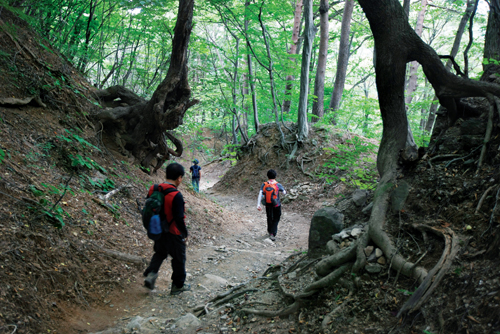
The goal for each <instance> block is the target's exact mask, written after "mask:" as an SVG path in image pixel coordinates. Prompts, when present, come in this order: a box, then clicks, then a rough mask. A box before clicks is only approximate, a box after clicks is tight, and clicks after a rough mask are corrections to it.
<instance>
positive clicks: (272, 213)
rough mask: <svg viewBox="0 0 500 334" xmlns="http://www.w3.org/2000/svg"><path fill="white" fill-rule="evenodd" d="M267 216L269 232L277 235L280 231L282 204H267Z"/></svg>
mask: <svg viewBox="0 0 500 334" xmlns="http://www.w3.org/2000/svg"><path fill="white" fill-rule="evenodd" d="M266 216H267V232H268V233H269V234H272V235H274V236H276V233H278V223H279V222H280V218H281V205H280V206H272V205H271V204H266Z"/></svg>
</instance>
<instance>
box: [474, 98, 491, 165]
mask: <svg viewBox="0 0 500 334" xmlns="http://www.w3.org/2000/svg"><path fill="white" fill-rule="evenodd" d="M488 100H489V101H490V103H491V106H490V111H489V112H488V124H487V125H486V134H485V135H484V143H483V148H482V149H481V155H480V156H479V162H478V163H477V171H476V174H477V173H479V169H480V168H481V166H482V165H483V161H484V157H485V156H486V150H487V148H488V143H489V141H490V139H491V132H492V130H493V115H494V114H495V99H494V98H493V96H492V95H491V94H488Z"/></svg>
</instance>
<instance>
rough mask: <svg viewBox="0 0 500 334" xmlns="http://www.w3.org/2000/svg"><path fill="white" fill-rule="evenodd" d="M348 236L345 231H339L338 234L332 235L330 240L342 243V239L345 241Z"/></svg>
mask: <svg viewBox="0 0 500 334" xmlns="http://www.w3.org/2000/svg"><path fill="white" fill-rule="evenodd" d="M349 236H350V235H349V233H347V231H340V232H339V233H337V234H334V235H332V239H333V240H335V241H342V239H347V238H349Z"/></svg>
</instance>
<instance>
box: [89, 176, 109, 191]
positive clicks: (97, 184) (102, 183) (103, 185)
mask: <svg viewBox="0 0 500 334" xmlns="http://www.w3.org/2000/svg"><path fill="white" fill-rule="evenodd" d="M87 181H88V182H89V184H90V185H91V186H93V187H94V188H98V189H102V190H104V191H110V190H111V189H114V188H115V182H114V181H113V180H110V179H108V178H106V179H105V180H104V181H94V180H92V179H91V178H90V177H88V176H87Z"/></svg>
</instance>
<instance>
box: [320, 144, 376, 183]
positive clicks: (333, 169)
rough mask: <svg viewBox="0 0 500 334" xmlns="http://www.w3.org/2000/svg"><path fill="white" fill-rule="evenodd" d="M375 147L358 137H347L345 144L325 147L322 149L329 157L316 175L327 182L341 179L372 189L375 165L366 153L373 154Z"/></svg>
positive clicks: (374, 178) (374, 181) (374, 180)
mask: <svg viewBox="0 0 500 334" xmlns="http://www.w3.org/2000/svg"><path fill="white" fill-rule="evenodd" d="M376 148H377V146H376V145H374V144H371V143H369V142H363V141H362V140H361V139H360V138H359V137H353V139H348V140H346V144H339V145H337V147H336V148H332V147H326V148H324V150H325V151H327V153H328V154H329V155H330V156H331V158H330V159H329V160H328V161H327V162H325V163H324V164H323V166H322V168H321V172H319V173H318V174H317V176H318V177H320V178H324V179H325V180H326V182H327V183H334V182H339V181H342V182H345V183H348V182H349V183H351V184H352V186H354V187H358V188H361V189H372V188H374V187H375V185H376V183H377V180H376V166H375V161H374V160H373V159H372V158H370V157H368V155H369V154H374V153H375V149H376Z"/></svg>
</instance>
